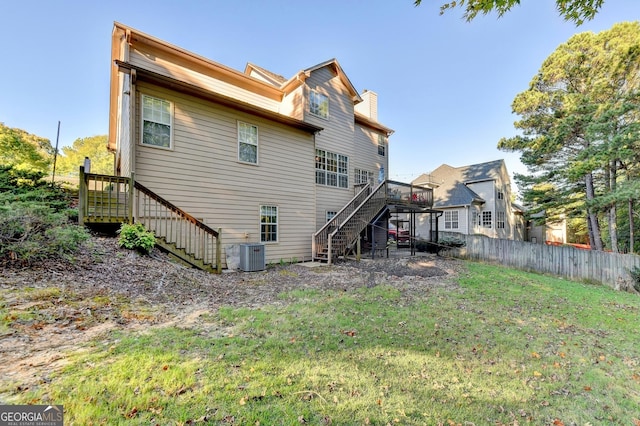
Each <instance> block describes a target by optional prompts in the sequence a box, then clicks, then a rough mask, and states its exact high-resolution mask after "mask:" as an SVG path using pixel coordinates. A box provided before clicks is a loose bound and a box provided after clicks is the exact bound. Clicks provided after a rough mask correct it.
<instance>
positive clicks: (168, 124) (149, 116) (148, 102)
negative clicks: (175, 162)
mask: <svg viewBox="0 0 640 426" xmlns="http://www.w3.org/2000/svg"><path fill="white" fill-rule="evenodd" d="M172 111H173V105H172V103H171V102H169V101H166V100H164V99H159V98H154V97H153V96H148V95H142V139H141V143H142V145H148V146H155V147H159V148H169V149H170V148H172V137H171V135H172V129H171V128H172V125H173V119H172Z"/></svg>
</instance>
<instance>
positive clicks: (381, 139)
mask: <svg viewBox="0 0 640 426" xmlns="http://www.w3.org/2000/svg"><path fill="white" fill-rule="evenodd" d="M380 148H382V154H380ZM378 155H379V156H381V157H386V156H387V138H386V137H385V136H384V135H381V134H378Z"/></svg>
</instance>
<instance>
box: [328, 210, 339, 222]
mask: <svg viewBox="0 0 640 426" xmlns="http://www.w3.org/2000/svg"><path fill="white" fill-rule="evenodd" d="M337 214H338V212H334V211H328V212H327V222H329V221H330V220H331V219H333V218H334V217H335V216H336V215H337Z"/></svg>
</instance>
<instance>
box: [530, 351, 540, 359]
mask: <svg viewBox="0 0 640 426" xmlns="http://www.w3.org/2000/svg"><path fill="white" fill-rule="evenodd" d="M531 356H532V357H533V358H540V354H539V353H537V352H531Z"/></svg>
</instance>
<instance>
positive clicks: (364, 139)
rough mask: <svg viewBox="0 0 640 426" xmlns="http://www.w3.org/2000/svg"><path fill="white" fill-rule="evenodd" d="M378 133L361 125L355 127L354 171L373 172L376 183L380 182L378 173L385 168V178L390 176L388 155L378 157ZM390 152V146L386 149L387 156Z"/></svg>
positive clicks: (352, 166) (352, 165)
mask: <svg viewBox="0 0 640 426" xmlns="http://www.w3.org/2000/svg"><path fill="white" fill-rule="evenodd" d="M378 135H380V133H379V132H378V131H375V130H372V129H368V128H366V127H362V126H359V125H356V126H355V152H357V153H358V154H357V155H354V158H353V162H352V164H351V173H353V169H362V170H368V171H371V172H373V178H374V180H375V182H378V171H379V170H380V167H384V172H385V177H388V176H389V167H388V166H389V163H388V158H389V156H388V155H378ZM388 152H389V149H388V144H387V145H386V147H385V154H386V153H388Z"/></svg>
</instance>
